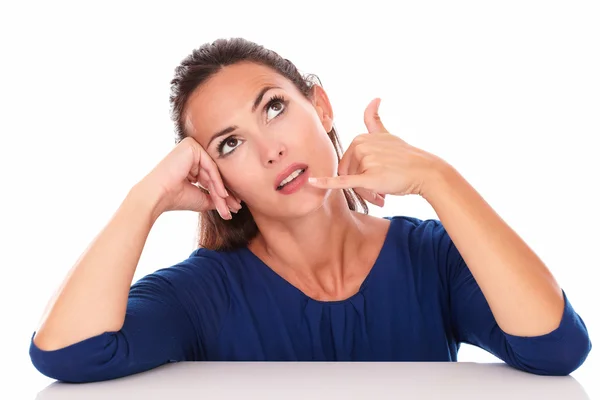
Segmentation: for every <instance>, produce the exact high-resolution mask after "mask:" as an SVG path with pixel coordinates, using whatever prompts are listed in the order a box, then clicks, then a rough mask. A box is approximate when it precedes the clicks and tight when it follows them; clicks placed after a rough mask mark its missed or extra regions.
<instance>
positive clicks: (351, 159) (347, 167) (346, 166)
mask: <svg viewBox="0 0 600 400" xmlns="http://www.w3.org/2000/svg"><path fill="white" fill-rule="evenodd" d="M362 136H364V135H359V136H357V137H355V138H354V140H352V143H350V146H348V149H346V151H345V152H344V154H343V155H342V158H341V160H340V163H339V164H338V174H339V175H349V174H355V173H356V171H355V170H354V169H353V165H354V164H355V163H356V162H357V158H358V157H357V154H356V146H358V145H359V144H360V143H362V142H363V140H362V139H361V137H362Z"/></svg>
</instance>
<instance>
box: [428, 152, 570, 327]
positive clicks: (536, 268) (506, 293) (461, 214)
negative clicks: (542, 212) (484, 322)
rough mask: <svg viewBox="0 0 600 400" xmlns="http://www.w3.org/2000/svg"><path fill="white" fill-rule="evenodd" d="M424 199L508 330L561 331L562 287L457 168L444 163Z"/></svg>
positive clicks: (437, 169)
mask: <svg viewBox="0 0 600 400" xmlns="http://www.w3.org/2000/svg"><path fill="white" fill-rule="evenodd" d="M423 198H425V199H426V200H427V201H428V202H429V204H431V206H432V207H433V209H434V210H435V212H436V213H437V215H438V217H439V219H440V221H441V222H442V225H443V226H444V228H445V229H446V231H447V232H448V235H449V236H450V238H451V239H452V241H453V242H454V244H455V245H456V248H457V249H458V251H459V252H460V254H461V256H462V257H463V259H464V261H465V263H466V264H467V266H468V268H469V270H470V271H471V273H472V275H473V277H474V278H475V280H476V281H477V284H478V285H479V286H480V288H481V290H482V292H483V294H484V296H485V298H486V300H487V302H488V303H489V305H490V308H491V310H492V313H493V314H494V318H495V319H496V321H497V323H498V325H499V326H500V328H501V329H502V330H503V331H504V332H506V333H509V334H512V335H515V336H537V335H542V334H545V333H548V332H550V331H552V330H554V329H556V328H557V327H558V325H559V323H560V320H561V317H562V312H563V308H564V301H563V296H562V291H561V288H560V286H559V285H558V283H557V282H556V281H555V279H554V278H553V276H552V274H551V273H550V271H549V270H548V268H547V267H546V266H545V265H544V263H543V262H542V261H541V260H540V258H539V257H538V256H537V255H536V254H535V253H534V252H533V251H532V250H531V249H530V248H529V247H528V245H527V244H526V243H525V242H524V241H523V240H522V239H521V238H520V237H519V236H518V235H517V234H516V233H515V232H514V231H513V230H512V229H511V228H510V227H509V226H508V224H507V223H506V222H504V221H503V220H502V219H501V217H500V216H499V215H498V214H497V213H496V212H495V211H494V210H493V209H492V208H491V206H490V205H489V204H488V203H487V202H486V201H485V200H484V199H483V198H482V197H481V196H480V195H479V193H477V191H476V190H475V189H474V188H473V187H472V186H471V185H470V184H469V183H468V182H467V181H466V180H465V179H464V178H463V177H462V176H461V175H460V173H458V171H456V169H454V168H453V167H452V166H450V165H448V164H445V163H444V164H443V165H440V166H439V167H438V168H436V169H435V171H432V175H431V179H430V180H429V181H428V182H427V185H426V187H425V188H424V191H423Z"/></svg>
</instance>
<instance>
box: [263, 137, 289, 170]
mask: <svg viewBox="0 0 600 400" xmlns="http://www.w3.org/2000/svg"><path fill="white" fill-rule="evenodd" d="M263 146H264V147H263V160H264V164H265V167H271V166H273V165H277V163H279V161H280V160H282V159H283V158H284V157H285V155H286V154H287V150H286V148H285V146H284V144H283V143H281V142H280V141H279V140H271V141H267V142H265V143H263Z"/></svg>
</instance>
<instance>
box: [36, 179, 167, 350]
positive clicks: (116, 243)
mask: <svg viewBox="0 0 600 400" xmlns="http://www.w3.org/2000/svg"><path fill="white" fill-rule="evenodd" d="M158 200H159V196H158V194H157V193H156V190H154V191H153V190H151V189H149V188H146V187H145V186H144V185H143V184H141V183H140V184H138V185H136V186H134V187H133V188H132V189H131V190H130V192H129V193H128V195H127V196H126V198H125V199H124V201H123V202H122V204H121V206H120V207H119V208H118V210H117V211H116V213H115V214H114V215H113V217H112V219H111V220H110V222H109V223H108V225H107V226H106V227H105V228H104V229H103V230H102V231H101V232H100V234H99V235H98V236H97V237H96V238H95V240H94V241H93V242H92V243H91V244H90V246H89V247H88V248H87V249H86V250H85V252H84V253H83V255H82V256H81V257H80V259H79V260H78V261H77V263H76V264H75V266H74V267H73V268H72V269H71V271H70V272H69V273H68V275H67V277H66V278H65V280H64V282H63V283H62V285H61V287H60V288H59V290H58V292H57V294H56V295H55V297H54V299H53V300H51V301H50V303H49V304H48V307H47V308H46V310H47V311H46V312H45V315H44V316H43V318H42V323H41V326H40V327H39V329H38V330H37V332H36V334H35V337H34V339H33V340H34V343H35V345H36V346H37V347H38V348H39V349H41V350H46V351H48V350H56V349H60V348H63V347H65V346H68V345H71V344H73V343H76V342H79V341H81V340H84V339H86V338H90V337H92V336H96V335H99V334H101V333H103V332H109V331H118V330H119V329H121V327H122V326H123V321H124V319H125V310H126V307H127V298H128V295H129V289H130V285H131V281H132V279H133V275H134V272H135V269H136V267H137V264H138V261H139V258H140V256H141V253H142V250H143V248H144V245H145V243H146V239H147V237H148V234H149V232H150V230H151V228H152V226H153V224H154V222H155V221H156V219H157V218H158V216H159V215H160V212H159V210H157V207H156V206H157V202H158Z"/></svg>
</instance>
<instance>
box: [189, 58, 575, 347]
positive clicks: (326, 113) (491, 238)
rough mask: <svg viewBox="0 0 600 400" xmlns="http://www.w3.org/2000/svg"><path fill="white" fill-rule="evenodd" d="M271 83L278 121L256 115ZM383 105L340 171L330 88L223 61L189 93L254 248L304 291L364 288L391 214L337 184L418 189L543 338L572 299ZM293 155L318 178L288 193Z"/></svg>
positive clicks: (341, 292) (486, 287) (509, 322)
mask: <svg viewBox="0 0 600 400" xmlns="http://www.w3.org/2000/svg"><path fill="white" fill-rule="evenodd" d="M266 85H277V86H280V87H281V88H282V89H278V90H277V91H272V92H269V93H268V94H269V95H271V94H282V95H283V96H284V98H285V99H286V101H289V103H288V104H287V109H286V113H284V114H282V115H281V116H280V117H278V118H277V119H270V118H271V117H272V116H274V115H276V114H277V111H274V112H271V111H269V112H268V113H264V112H263V111H262V107H263V105H264V104H265V103H266V101H267V99H265V100H263V102H262V103H261V105H260V107H259V108H258V111H257V112H256V113H252V112H251V105H252V102H253V101H254V98H255V97H256V94H257V93H258V92H259V91H260V90H261V89H262V88H263V87H264V86H266ZM378 106H379V102H378V101H374V102H372V103H371V104H370V105H369V106H368V107H367V110H366V111H365V124H366V125H367V128H368V131H369V133H368V134H365V135H359V136H358V137H357V138H356V139H355V140H354V141H353V143H352V144H351V145H350V146H349V148H348V150H347V151H346V153H345V154H344V157H343V158H342V160H341V162H340V165H339V168H338V165H337V159H336V157H335V154H334V151H333V147H332V144H331V142H330V141H329V139H328V138H327V136H326V132H327V131H328V130H329V129H331V126H332V121H333V112H332V108H331V104H330V103H329V101H328V99H327V96H326V94H325V92H324V91H323V89H322V88H320V87H315V92H314V94H313V96H312V98H311V99H310V100H307V99H305V98H304V97H302V96H301V94H300V93H299V92H298V91H297V90H296V89H295V87H294V86H293V85H292V84H291V83H290V82H288V81H287V80H286V79H285V78H283V77H281V76H280V75H278V74H277V73H275V72H274V71H271V70H270V69H269V68H266V67H262V66H258V65H253V64H239V65H235V66H231V67H227V68H225V69H224V70H222V71H221V72H220V73H218V74H217V75H216V76H215V77H214V78H213V79H211V80H210V81H209V82H208V83H207V84H206V85H205V86H203V87H202V88H201V89H200V90H198V92H197V93H196V95H195V96H194V97H193V98H192V99H191V100H190V102H189V106H188V115H187V117H188V126H189V128H190V131H191V133H192V135H193V137H194V138H195V139H196V140H197V141H198V142H199V143H200V144H201V145H202V146H203V147H205V148H206V150H207V152H208V153H209V155H210V156H211V157H213V158H214V159H215V162H216V164H217V166H218V168H219V170H220V172H221V175H222V177H223V181H224V183H225V184H226V185H227V186H228V187H229V188H230V190H232V191H234V193H235V194H236V196H237V197H238V198H240V199H242V200H243V201H244V202H246V204H247V205H248V207H250V210H251V211H252V213H253V216H254V217H255V220H256V223H257V225H258V227H259V229H260V231H261V234H260V235H259V237H258V238H257V239H256V240H255V241H254V242H253V243H252V244H251V246H250V248H251V250H252V251H254V252H255V253H256V254H257V255H258V256H259V257H260V258H262V259H263V261H265V263H266V264H267V265H269V266H270V267H271V268H273V269H274V270H275V271H276V272H278V273H279V274H280V275H282V276H283V277H284V278H285V279H286V280H288V281H289V282H290V283H291V284H293V285H294V286H296V287H298V288H299V289H300V290H302V291H303V292H305V293H306V294H307V295H309V296H311V297H313V298H316V299H321V300H340V299H344V298H347V297H349V296H351V295H352V294H354V293H356V291H357V290H358V287H359V286H360V283H361V282H362V281H363V280H364V278H365V276H366V275H367V274H368V271H369V269H370V268H371V266H372V264H373V261H374V260H375V258H376V256H377V254H378V252H379V250H380V248H381V245H382V242H383V240H384V236H385V233H386V231H387V228H388V226H387V224H388V222H387V221H386V220H383V219H379V218H373V217H368V216H363V215H361V214H359V213H355V212H351V211H350V210H349V209H348V207H347V205H346V202H345V200H344V198H343V194H342V191H341V190H340V189H343V188H360V190H362V191H363V193H364V191H365V190H366V191H368V192H370V193H381V194H386V193H387V194H394V195H407V194H418V195H420V196H422V197H423V198H424V199H425V200H427V201H428V202H429V204H430V205H431V206H432V207H433V208H434V210H435V212H436V214H437V215H438V216H439V219H440V221H441V222H442V224H443V225H444V227H445V228H446V230H447V232H448V234H449V236H450V237H451V239H452V240H453V242H454V243H455V245H456V247H457V249H458V250H459V252H460V253H461V255H462V257H463V258H464V260H465V263H466V264H467V266H468V267H469V269H470V270H471V272H472V274H473V276H474V278H475V279H476V281H477V283H478V284H479V286H480V287H481V290H482V292H483V294H484V296H485V297H486V299H487V301H488V303H489V304H490V308H491V310H492V312H493V314H494V317H495V318H496V321H497V322H498V325H499V326H500V328H501V329H502V330H503V331H504V332H506V333H509V334H513V335H518V336H536V335H542V334H546V333H549V332H551V331H553V330H554V329H556V328H557V327H558V325H559V323H560V320H561V317H562V311H563V308H564V300H563V296H562V291H561V288H560V286H559V285H558V283H557V282H556V280H555V279H554V277H553V276H552V274H551V273H550V271H549V269H548V268H547V267H546V265H545V264H544V263H543V262H542V261H541V260H540V259H539V257H538V256H537V255H536V254H535V253H534V252H533V250H532V249H530V248H529V246H528V245H527V244H526V243H525V242H524V241H523V240H522V239H521V238H520V237H519V236H518V234H517V233H516V232H514V231H513V230H512V229H511V228H510V227H509V226H508V224H506V222H505V221H503V220H502V218H501V217H500V216H499V215H498V214H497V213H496V212H495V211H494V210H493V209H492V208H491V207H490V206H489V204H488V203H487V202H486V201H485V200H484V199H483V198H482V197H481V196H480V195H479V194H478V193H477V191H476V190H475V189H474V188H473V187H472V186H471V185H470V184H469V183H468V182H467V181H466V180H465V179H464V178H463V177H462V176H461V175H460V174H459V172H458V171H457V170H456V169H454V168H453V167H452V166H450V165H449V164H448V163H446V162H445V161H444V160H442V159H441V158H439V157H436V156H435V155H433V154H430V153H427V152H425V151H423V150H421V149H418V148H415V147H414V146H410V145H409V144H408V143H406V142H404V141H403V140H402V139H400V138H398V137H396V136H394V135H391V134H389V132H388V131H387V129H386V128H385V127H384V126H383V124H382V122H381V119H380V118H379V115H378V111H377V110H378ZM276 110H279V108H277V107H276ZM230 125H237V126H238V127H239V129H238V130H237V131H235V133H234V134H235V135H236V136H234V138H239V139H240V141H239V142H240V144H238V142H237V141H235V140H233V141H231V142H230V144H231V146H232V147H235V148H236V150H235V152H234V153H231V154H230V155H229V156H228V157H224V158H223V157H220V155H219V153H218V152H217V150H216V146H215V144H214V143H211V144H209V143H208V142H209V140H210V137H211V136H212V135H213V134H214V132H217V131H219V130H221V129H224V128H226V127H227V126H230ZM236 146H237V147H236ZM226 149H227V150H230V149H231V147H227V148H226ZM292 162H305V163H307V164H308V165H309V169H310V176H311V177H313V178H316V179H315V181H314V182H313V183H310V184H308V185H306V186H305V187H303V188H302V189H301V190H300V191H299V192H296V193H295V194H293V195H291V196H284V195H281V194H280V193H278V192H276V191H275V190H274V188H273V180H274V178H275V176H276V175H277V174H278V173H279V172H280V171H281V170H283V169H284V168H285V167H286V166H287V165H289V164H291V163H292ZM338 173H339V176H338ZM363 197H364V196H363ZM364 198H365V199H366V200H368V201H372V202H375V203H379V204H382V200H383V199H382V198H379V199H377V198H375V197H371V198H367V197H364Z"/></svg>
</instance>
